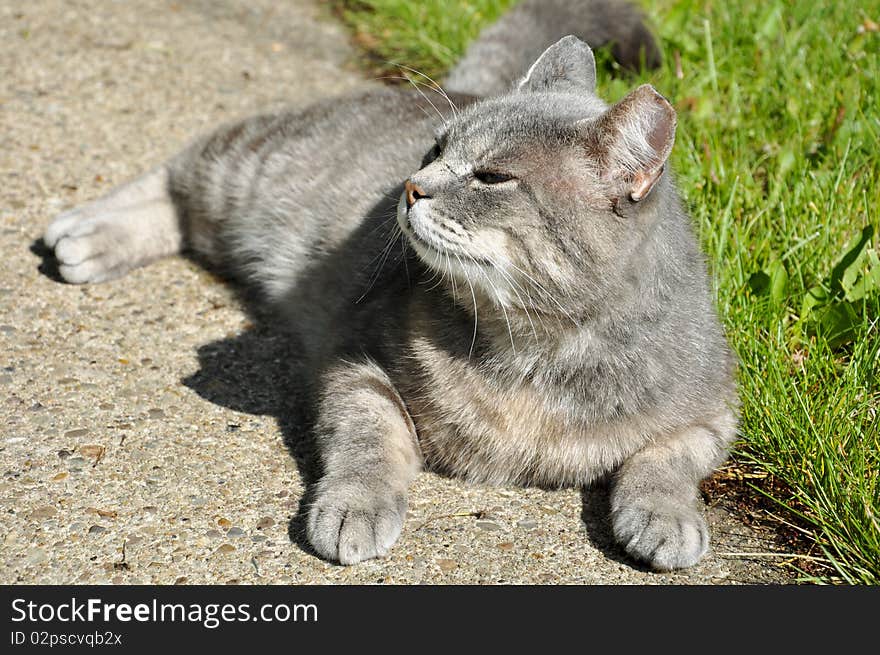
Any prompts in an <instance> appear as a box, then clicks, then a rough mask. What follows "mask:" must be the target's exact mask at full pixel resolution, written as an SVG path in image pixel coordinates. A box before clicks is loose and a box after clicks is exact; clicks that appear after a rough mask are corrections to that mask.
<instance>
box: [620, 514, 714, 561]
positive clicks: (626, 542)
mask: <svg viewBox="0 0 880 655" xmlns="http://www.w3.org/2000/svg"><path fill="white" fill-rule="evenodd" d="M611 525H612V529H613V531H614V536H615V538H616V539H617V541H618V543H620V544H621V545H622V546H623V547H624V548H625V549H626V552H627V553H629V554H630V555H631V556H632V557H634V558H636V559H637V560H640V561H642V562H646V563H648V564H650V565H651V567H652V568H654V569H656V570H658V571H669V570H672V569H682V568H686V567H688V566H693V565H694V564H696V563H697V562H698V561H700V559H701V558H702V557H703V555H705V554H706V550H707V549H708V547H709V530H708V528H707V527H706V521H705V520H704V519H703V517H702V515H701V514H700V512H699V511H697V510H696V509H695V508H694V507H692V506H690V505H689V504H684V505H676V504H675V502H674V501H670V500H664V501H658V502H656V503H652V502H650V501H640V502H638V503H636V504H633V505H628V506H623V507H620V508H619V509H617V510H615V511H614V512H612V516H611Z"/></svg>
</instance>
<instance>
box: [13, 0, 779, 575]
mask: <svg viewBox="0 0 880 655" xmlns="http://www.w3.org/2000/svg"><path fill="white" fill-rule="evenodd" d="M354 57H355V53H354V52H353V51H352V50H351V48H350V46H349V45H348V42H347V37H346V34H345V32H344V31H343V29H342V28H341V27H340V26H339V25H338V24H337V23H336V22H335V21H334V20H333V18H332V17H331V16H330V15H329V12H328V11H327V10H326V7H323V6H316V5H315V4H314V3H313V2H309V1H307V0H296V1H289V2H284V3H278V2H274V1H272V0H246V1H245V0H241V1H238V0H222V1H220V0H190V1H188V0H176V1H172V0H140V1H139V2H112V3H111V2H103V1H99V0H31V1H29V2H26V3H25V2H13V3H2V4H0V66H2V75H0V143H2V148H0V171H2V187H0V252H2V253H3V259H2V264H0V473H2V476H0V582H2V583H107V582H113V583H161V584H168V583H228V582H242V583H283V584H291V583H355V582H357V583H376V582H386V583H411V582H425V583H428V582H430V583H495V582H512V583H651V584H653V583H658V584H665V583H690V584H693V583H712V584H714V583H730V582H787V581H790V580H791V577H790V574H788V573H786V572H785V571H784V570H783V569H781V568H778V567H775V566H773V565H772V564H769V563H768V562H774V561H777V560H775V559H773V558H743V557H741V556H739V555H731V554H730V553H741V552H744V551H749V552H756V551H757V552H765V551H768V550H770V549H771V546H770V545H769V537H768V535H765V534H761V533H756V532H754V531H753V530H752V529H750V528H747V527H746V526H744V525H742V524H741V523H740V522H739V521H738V520H737V519H736V518H734V517H732V516H730V515H729V514H728V513H727V512H725V511H724V510H723V509H721V508H720V507H716V508H713V509H711V510H708V516H709V519H710V522H711V524H712V526H713V553H712V555H711V556H710V557H708V558H707V559H706V560H705V561H704V562H703V563H701V564H700V565H699V566H697V567H696V568H694V569H692V570H689V571H685V572H678V573H672V574H654V573H650V572H647V571H644V570H642V569H640V568H638V567H636V566H634V565H633V564H632V563H631V562H629V561H628V560H627V559H626V558H625V557H623V556H622V555H621V554H620V552H619V551H618V550H617V549H616V548H614V547H613V546H612V545H611V541H610V539H609V537H608V532H607V522H606V518H605V514H604V511H603V504H604V503H605V502H607V501H605V499H604V498H603V495H602V493H601V492H599V493H594V494H592V495H591V496H589V497H587V498H586V501H587V502H586V503H585V502H584V498H582V496H581V494H580V493H579V492H578V491H573V490H571V491H559V492H544V491H539V490H521V489H512V488H510V489H509V488H503V489H493V488H483V487H477V486H468V485H464V484H460V483H458V482H456V481H452V480H447V479H443V478H440V477H437V476H434V475H431V474H423V475H422V476H421V477H420V478H419V480H418V482H417V484H416V485H415V487H414V489H413V490H412V495H411V511H410V517H409V519H408V522H407V526H406V528H405V531H404V534H403V536H402V538H401V540H400V542H399V543H398V545H397V546H396V548H395V549H394V550H393V552H392V554H391V555H390V556H389V557H388V558H387V559H385V560H381V561H373V562H368V563H364V564H361V565H358V566H355V567H352V568H344V567H340V566H335V565H332V564H329V563H326V562H323V561H321V560H320V559H318V558H316V557H315V556H313V555H311V554H309V553H308V552H307V550H305V549H303V548H302V547H301V546H300V545H298V543H297V540H296V539H295V538H294V539H293V540H292V539H291V536H290V534H293V533H295V532H296V531H295V529H291V527H290V522H291V519H293V518H294V517H295V516H296V515H297V513H298V509H299V498H300V496H301V494H302V492H303V486H302V483H301V478H300V475H299V474H298V471H297V466H296V462H295V461H294V459H293V458H292V457H291V456H290V454H289V452H288V450H287V449H286V447H285V445H284V440H285V437H290V436H291V433H294V432H295V426H292V425H291V424H290V422H289V421H285V420H284V418H283V416H284V406H285V404H286V403H287V401H288V400H289V399H286V398H285V395H284V392H283V389H284V383H283V379H284V358H285V357H286V356H288V353H287V352H286V349H285V343H284V340H283V338H282V337H280V336H279V335H278V334H275V333H273V332H272V331H271V330H268V329H264V328H255V327H254V326H253V325H252V324H251V322H250V321H249V319H248V317H247V316H246V315H245V314H244V312H243V311H242V310H241V308H240V307H239V306H238V305H237V304H236V302H235V300H234V298H233V296H232V294H231V293H230V292H229V291H228V290H227V289H226V288H225V287H223V286H222V285H221V284H219V283H218V282H217V281H216V280H214V279H213V278H212V277H211V276H210V275H208V274H207V273H204V272H202V271H201V270H199V269H198V268H197V267H196V266H194V265H193V264H191V263H189V262H187V261H185V260H182V259H172V260H167V261H164V262H160V263H159V264H156V265H154V266H152V267H150V268H147V269H144V270H140V271H136V272H135V273H134V274H132V275H130V276H128V277H127V278H125V279H123V280H120V281H116V282H113V283H108V284H104V285H99V286H94V287H75V286H69V285H65V284H61V283H59V282H57V281H54V280H52V279H51V278H50V277H47V276H46V275H44V274H43V273H41V272H40V271H39V270H38V267H39V266H40V262H41V260H40V258H39V257H38V256H37V255H36V254H34V253H32V252H31V250H30V248H31V244H32V243H33V242H34V240H35V239H37V238H38V237H39V236H40V235H41V233H42V231H43V229H44V227H45V225H46V224H47V222H48V221H49V219H50V218H51V217H52V216H53V215H54V214H56V213H57V212H58V211H59V210H62V209H65V208H68V207H71V206H73V205H75V204H78V203H81V202H83V201H86V200H89V199H92V198H94V197H96V196H98V195H100V194H101V193H104V192H106V191H107V190H109V189H110V188H111V187H112V186H114V185H115V184H118V183H120V182H123V181H125V180H126V179H128V178H129V177H131V176H134V175H135V174H137V173H138V172H140V171H143V170H145V169H146V168H147V167H149V166H152V165H154V164H156V163H158V162H159V161H161V160H162V159H163V158H165V157H166V156H168V155H170V154H172V153H173V152H174V151H176V150H177V149H178V148H179V147H180V146H181V145H182V144H183V143H185V142H186V141H187V140H188V139H189V138H190V137H191V136H192V135H194V134H195V133H197V132H199V131H204V130H206V129H207V128H209V127H210V126H213V125H216V124H217V123H219V122H221V121H224V120H228V119H230V118H234V117H237V116H242V115H245V114H248V113H251V112H255V111H259V110H263V109H266V108H271V107H276V106H278V105H280V104H283V103H293V104H305V103H307V102H309V101H310V100H312V99H315V98H317V97H320V96H326V95H330V94H336V93H339V92H342V91H345V90H347V89H352V88H354V87H357V86H358V85H362V84H367V83H369V82H366V81H364V80H363V79H362V77H361V75H360V74H359V73H358V72H357V67H356V65H353V64H352V61H353V59H354ZM279 419H280V420H279ZM295 526H296V521H294V527H295Z"/></svg>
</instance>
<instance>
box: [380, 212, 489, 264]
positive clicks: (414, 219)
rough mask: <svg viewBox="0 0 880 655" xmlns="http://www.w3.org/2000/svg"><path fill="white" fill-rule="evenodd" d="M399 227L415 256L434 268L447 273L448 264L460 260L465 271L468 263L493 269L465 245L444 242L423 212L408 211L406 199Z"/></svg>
mask: <svg viewBox="0 0 880 655" xmlns="http://www.w3.org/2000/svg"><path fill="white" fill-rule="evenodd" d="M397 223H398V225H400V229H401V230H402V231H403V233H404V235H406V238H407V239H408V240H409V242H410V243H411V244H412V246H413V248H414V249H415V251H416V253H418V255H419V257H420V258H421V259H422V261H424V262H425V263H426V264H428V265H429V266H431V267H432V268H439V269H445V270H448V268H449V265H450V264H449V262H451V261H455V260H458V261H459V262H461V264H462V267H464V266H465V262H467V263H469V264H473V265H476V266H486V267H488V266H491V263H490V262H489V261H488V260H486V259H483V258H482V257H479V256H475V255H474V254H473V253H471V252H469V251H468V250H467V249H466V248H465V247H463V245H461V244H458V243H455V242H453V241H451V240H449V239H447V238H445V237H444V236H443V235H442V233H441V232H440V230H439V229H437V228H436V227H434V225H433V221H432V220H431V219H430V218H428V217H426V216H425V215H424V210H423V209H421V208H419V209H416V208H415V207H412V208H408V207H407V204H406V197H405V196H401V198H400V202H399V203H398V205H397Z"/></svg>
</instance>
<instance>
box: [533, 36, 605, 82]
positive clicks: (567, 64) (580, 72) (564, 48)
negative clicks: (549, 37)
mask: <svg viewBox="0 0 880 655" xmlns="http://www.w3.org/2000/svg"><path fill="white" fill-rule="evenodd" d="M519 89H520V90H523V91H549V90H553V91H569V90H571V91H574V90H577V91H589V92H590V93H593V92H594V91H595V90H596V60H595V58H594V57H593V51H592V50H591V49H590V46H588V45H587V44H586V43H584V42H583V41H581V40H580V39H579V38H577V37H576V36H564V37H562V38H561V39H559V41H557V42H556V43H554V44H553V45H551V46H550V47H549V48H547V49H546V50H545V51H544V54H542V55H541V56H540V57H538V60H537V61H536V62H535V63H534V64H532V67H531V68H530V69H529V72H528V73H526V76H525V77H524V78H523V80H522V81H521V82H520V83H519Z"/></svg>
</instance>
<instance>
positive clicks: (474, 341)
mask: <svg viewBox="0 0 880 655" xmlns="http://www.w3.org/2000/svg"><path fill="white" fill-rule="evenodd" d="M455 258H456V259H458V263H459V265H460V266H461V268H462V270H464V279H465V281H467V284H468V287H470V290H471V298H472V299H473V301H474V336H473V337H471V347H470V350H468V359H470V358H471V355H473V354H474V346H475V345H476V343H477V294H476V293H474V285H473V284H471V277H470V275H468V272H467V269H466V268H465V267H464V265H462V263H461V259H459V257H458V255H456V256H455Z"/></svg>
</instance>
